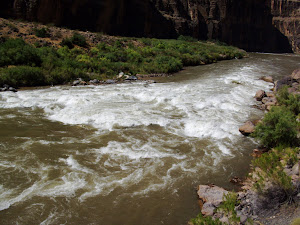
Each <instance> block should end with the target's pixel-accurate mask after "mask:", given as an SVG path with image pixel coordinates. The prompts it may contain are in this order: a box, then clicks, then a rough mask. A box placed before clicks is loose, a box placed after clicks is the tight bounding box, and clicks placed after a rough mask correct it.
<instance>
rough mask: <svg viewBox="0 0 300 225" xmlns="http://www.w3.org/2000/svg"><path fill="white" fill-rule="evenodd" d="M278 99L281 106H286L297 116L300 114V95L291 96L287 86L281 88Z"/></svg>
mask: <svg viewBox="0 0 300 225" xmlns="http://www.w3.org/2000/svg"><path fill="white" fill-rule="evenodd" d="M276 97H277V101H278V103H279V104H280V105H284V106H285V107H286V108H287V109H288V110H290V111H291V112H293V113H294V114H295V115H296V116H297V115H298V114H299V113H300V95H295V94H290V93H289V92H288V87H287V86H285V87H283V88H281V89H280V90H279V92H278V94H277V96H276Z"/></svg>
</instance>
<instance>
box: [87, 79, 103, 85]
mask: <svg viewBox="0 0 300 225" xmlns="http://www.w3.org/2000/svg"><path fill="white" fill-rule="evenodd" d="M89 83H90V84H99V83H100V81H99V80H97V79H94V80H90V81H89Z"/></svg>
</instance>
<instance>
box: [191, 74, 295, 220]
mask: <svg viewBox="0 0 300 225" xmlns="http://www.w3.org/2000/svg"><path fill="white" fill-rule="evenodd" d="M262 80H264V81H266V82H270V83H274V87H273V88H272V89H271V90H273V91H274V93H272V92H267V91H264V90H259V91H257V92H256V94H255V96H254V97H255V98H256V100H257V101H259V102H260V104H259V105H258V107H259V108H260V109H262V110H267V111H269V112H268V113H267V114H266V115H265V117H264V118H263V119H262V120H260V121H259V122H257V123H256V124H254V123H253V122H252V121H248V122H246V124H245V125H243V126H242V127H240V132H241V133H242V134H243V135H246V136H248V135H252V137H255V138H257V139H258V140H260V143H261V144H262V146H261V147H260V149H254V150H253V154H252V155H253V157H254V158H255V159H254V160H253V161H252V163H251V167H252V171H251V172H250V173H249V175H248V176H247V178H246V180H245V181H242V180H241V179H237V178H236V179H235V180H234V181H236V180H237V181H238V182H241V185H242V186H241V189H242V191H238V192H236V193H234V192H228V191H226V190H225V189H223V188H220V187H217V186H214V185H200V186H199V187H198V192H197V193H198V196H199V198H200V200H201V213H202V214H203V215H204V217H203V215H201V214H200V215H198V217H197V218H195V219H192V220H191V221H190V224H193V225H197V224H202V223H204V224H223V223H225V224H253V223H255V224H274V225H275V224H284V225H289V224H291V222H292V221H293V220H294V219H298V220H299V217H300V207H299V203H300V193H299V190H300V179H299V166H300V148H299V112H300V101H299V100H300V98H299V82H300V69H297V70H295V71H294V72H293V73H292V74H291V75H290V76H286V77H284V78H282V79H280V80H278V81H276V82H273V79H272V77H262ZM293 121H294V122H293Z"/></svg>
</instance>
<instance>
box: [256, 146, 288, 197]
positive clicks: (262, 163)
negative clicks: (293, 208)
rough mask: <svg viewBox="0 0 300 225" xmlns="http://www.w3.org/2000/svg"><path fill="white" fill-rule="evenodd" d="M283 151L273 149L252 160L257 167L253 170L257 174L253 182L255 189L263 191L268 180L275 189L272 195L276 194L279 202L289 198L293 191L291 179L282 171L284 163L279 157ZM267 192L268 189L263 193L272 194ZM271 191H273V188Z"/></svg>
mask: <svg viewBox="0 0 300 225" xmlns="http://www.w3.org/2000/svg"><path fill="white" fill-rule="evenodd" d="M284 152H285V151H278V150H274V151H271V152H269V153H265V154H263V155H262V156H261V157H260V158H258V159H255V160H253V162H252V164H253V165H254V166H255V167H257V168H259V170H257V169H256V172H255V174H256V175H257V176H258V179H257V180H256V183H255V184H254V187H255V188H256V190H258V191H259V192H262V193H265V191H264V187H265V186H266V184H267V183H268V182H270V183H271V184H273V185H274V187H275V188H276V189H277V191H276V193H275V194H274V193H273V195H277V196H276V197H277V198H280V201H281V202H283V201H285V200H287V199H291V198H292V194H293V192H294V187H293V184H292V179H291V178H290V177H289V176H288V175H287V174H286V173H285V172H284V171H283V169H284V165H283V164H282V163H281V158H282V156H283V155H284ZM268 192H270V191H269V190H267V193H265V194H269V195H272V193H268ZM271 192H275V191H274V188H273V190H271Z"/></svg>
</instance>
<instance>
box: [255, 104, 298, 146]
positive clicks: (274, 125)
mask: <svg viewBox="0 0 300 225" xmlns="http://www.w3.org/2000/svg"><path fill="white" fill-rule="evenodd" d="M297 128H298V122H297V121H296V117H295V116H294V115H293V113H291V112H290V111H289V110H287V109H286V108H285V107H272V108H271V110H270V111H269V112H268V113H267V114H266V115H265V117H264V119H263V121H262V122H261V123H259V124H258V125H257V126H256V128H255V131H254V133H253V134H252V136H253V137H255V138H256V139H258V140H259V141H260V142H261V143H262V144H263V145H264V146H266V147H268V148H272V147H276V146H294V145H296V144H297V143H298V140H297V132H298V131H297Z"/></svg>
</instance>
